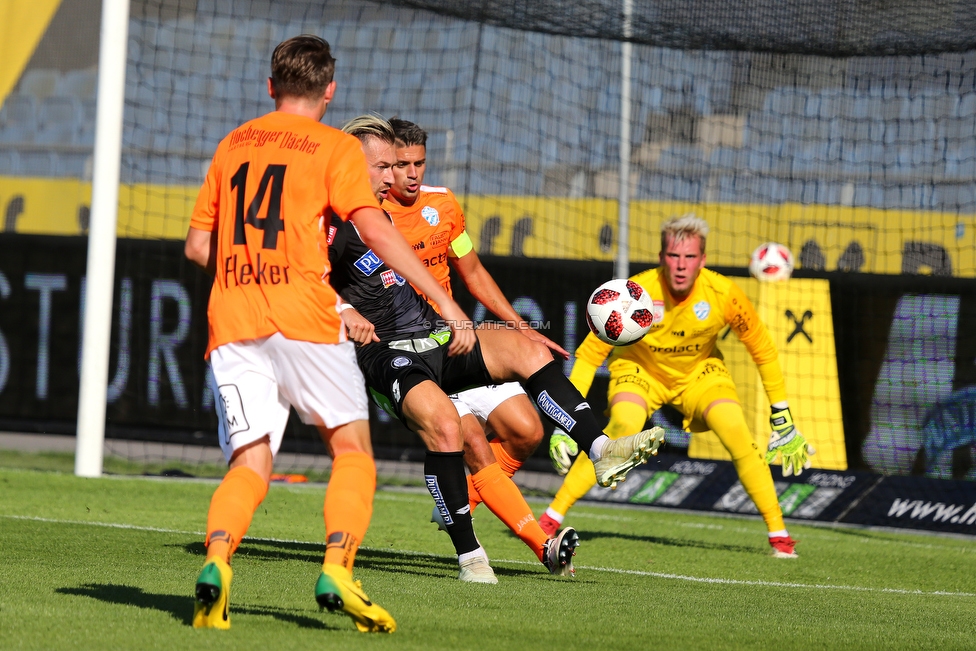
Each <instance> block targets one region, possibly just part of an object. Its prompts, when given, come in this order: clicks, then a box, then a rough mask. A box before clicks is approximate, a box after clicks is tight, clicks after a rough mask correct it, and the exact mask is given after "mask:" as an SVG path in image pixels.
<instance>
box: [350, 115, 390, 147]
mask: <svg viewBox="0 0 976 651" xmlns="http://www.w3.org/2000/svg"><path fill="white" fill-rule="evenodd" d="M342 131H344V132H346V133H348V134H349V135H351V136H356V137H357V138H359V142H361V143H363V144H364V145H365V144H366V141H367V140H369V139H370V138H376V139H378V140H381V141H382V142H385V143H386V144H388V145H393V144H396V133H394V131H393V127H392V126H391V125H390V122H389V120H387V119H386V118H384V117H383V116H382V115H379V114H377V113H367V114H365V115H360V116H358V117H354V118H353V119H351V120H349V121H348V122H346V123H345V124H344V125H342Z"/></svg>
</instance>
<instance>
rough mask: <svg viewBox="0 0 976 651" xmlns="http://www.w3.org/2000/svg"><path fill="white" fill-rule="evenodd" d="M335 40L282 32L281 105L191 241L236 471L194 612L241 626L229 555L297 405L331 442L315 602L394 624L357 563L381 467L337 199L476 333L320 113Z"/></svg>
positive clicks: (227, 166)
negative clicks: (337, 286) (332, 227)
mask: <svg viewBox="0 0 976 651" xmlns="http://www.w3.org/2000/svg"><path fill="white" fill-rule="evenodd" d="M334 66H335V59H333V58H332V55H331V52H330V48H329V44H328V43H326V42H325V41H323V40H322V39H320V38H318V37H315V36H298V37H295V38H292V39H289V40H287V41H284V42H283V43H281V44H279V45H278V47H277V48H275V51H274V54H273V55H272V59H271V77H270V78H269V80H268V94H269V95H270V96H271V98H272V99H273V100H274V102H275V111H273V112H271V113H268V114H267V115H265V116H263V117H260V118H257V119H255V120H251V121H249V122H247V123H245V124H243V125H242V126H240V127H238V128H237V129H234V130H233V131H232V132H231V133H230V134H229V135H228V136H227V137H225V138H224V139H223V140H222V141H221V142H220V144H219V145H218V147H217V151H216V153H215V154H214V157H213V161H212V163H211V166H210V169H209V171H208V172H207V177H206V179H205V181H204V183H203V187H202V189H201V190H200V194H199V196H198V198H197V202H196V206H195V207H194V210H193V214H192V217H191V221H190V229H189V232H188V234H187V239H186V255H187V257H188V258H189V259H190V260H191V261H193V262H194V263H196V264H197V265H198V266H200V267H201V268H203V269H205V270H206V271H207V272H208V273H210V274H212V275H213V276H214V283H213V287H212V289H211V293H210V305H209V309H208V316H209V324H210V340H209V344H208V347H207V355H208V357H209V358H210V380H211V386H212V388H213V391H214V395H215V397H216V398H217V400H216V404H217V410H218V420H219V423H218V427H219V439H220V446H221V448H222V449H223V451H224V455H225V457H226V458H227V460H228V464H229V468H230V469H229V471H228V473H227V474H226V476H225V477H224V479H223V481H222V482H221V484H220V486H219V487H218V488H217V490H216V491H215V492H214V495H213V498H212V500H211V503H210V509H209V513H208V517H207V537H206V544H207V559H206V562H205V565H204V568H203V570H202V572H201V573H200V576H199V578H198V579H197V583H196V589H195V592H196V604H195V611H194V615H193V626H194V627H197V628H224V629H226V628H229V627H230V616H229V598H230V584H231V579H232V576H233V573H232V571H231V568H230V561H231V557H232V555H233V553H234V551H235V550H236V548H237V546H238V545H239V544H240V542H241V539H242V538H243V536H244V535H245V533H246V532H247V529H248V527H249V526H250V523H251V518H252V516H253V514H254V512H255V510H256V509H257V507H258V505H259V504H260V503H261V502H262V500H263V499H264V497H265V495H266V494H267V490H268V482H269V479H270V475H271V470H272V466H273V463H274V457H275V454H276V453H277V451H278V449H279V446H280V444H281V439H282V435H283V433H284V429H285V424H286V422H287V420H288V413H289V410H290V408H291V407H294V408H295V409H296V411H297V412H298V413H299V415H300V416H301V418H302V420H303V421H304V422H306V423H309V424H313V425H315V426H316V427H317V428H318V429H319V432H320V433H321V436H322V439H323V441H324V442H325V444H326V447H327V448H328V450H329V452H330V453H331V455H332V457H333V466H332V477H331V480H330V482H329V487H328V489H327V491H326V496H325V506H324V518H325V530H326V551H325V560H324V563H323V566H322V572H321V573H320V575H319V579H318V582H317V584H316V586H315V596H316V600H317V601H318V603H319V604H320V605H321V606H322V607H324V608H327V609H329V610H331V611H338V610H341V611H343V612H345V613H346V614H347V615H349V616H350V617H351V618H352V619H353V621H354V622H355V624H356V627H357V628H358V629H359V630H360V631H363V632H366V631H376V632H393V631H394V630H395V628H396V622H395V621H394V620H393V618H392V617H391V616H390V614H389V613H387V612H386V610H384V609H383V608H381V607H380V606H378V605H377V604H374V603H372V602H371V601H370V600H369V599H368V598H367V597H366V595H365V593H364V592H363V591H362V588H361V587H360V585H359V582H358V581H353V579H352V567H353V562H354V560H355V556H356V551H357V549H358V547H359V544H360V542H361V541H362V539H363V536H364V535H365V533H366V529H367V527H368V525H369V520H370V517H371V514H372V505H373V494H374V492H375V488H376V467H375V464H374V461H373V457H372V448H371V445H370V439H369V425H368V410H367V401H366V393H365V384H364V380H363V376H362V373H361V372H360V370H359V368H358V366H357V364H356V356H355V351H354V347H353V344H352V343H351V342H349V341H347V339H346V334H345V330H344V329H343V328H342V327H341V322H340V317H339V314H338V311H337V305H338V299H337V296H336V294H335V291H334V290H333V289H332V287H331V285H330V284H329V273H330V269H329V260H328V251H327V248H328V245H327V242H326V237H327V236H326V230H325V225H326V222H325V215H327V214H335V215H338V216H339V217H340V218H341V219H350V220H353V221H354V222H355V223H356V226H357V228H358V230H359V232H360V233H361V235H362V237H363V239H364V240H366V241H368V242H369V243H370V246H372V247H373V248H374V249H375V250H376V251H377V252H378V253H380V254H382V255H383V257H384V259H385V260H387V261H388V262H389V263H390V264H391V265H392V266H393V267H395V268H396V269H397V270H398V271H399V272H400V273H401V274H402V275H403V276H405V277H406V278H408V279H409V280H410V281H411V282H413V283H415V284H417V286H421V287H424V291H426V292H433V293H435V294H436V295H437V296H438V297H439V298H438V299H437V300H438V301H439V302H440V301H446V302H445V303H443V304H442V309H444V312H445V313H451V314H453V315H454V316H452V317H451V318H452V319H457V321H456V322H453V323H455V324H460V327H458V328H457V329H456V331H455V333H454V334H455V337H454V341H453V342H452V343H453V344H454V352H455V353H467V352H469V351H470V350H471V349H472V348H473V347H474V344H475V335H474V332H473V330H470V329H465V328H464V327H463V326H464V323H465V321H466V319H467V317H466V316H465V315H464V313H463V312H462V311H461V309H460V308H459V307H458V306H457V304H456V303H454V301H453V300H451V298H450V297H449V296H448V295H447V293H446V292H445V291H444V290H443V288H441V286H440V284H439V283H438V282H437V281H436V280H435V279H434V278H433V277H431V276H430V274H429V273H427V272H426V271H425V270H424V268H423V266H422V265H421V264H420V263H419V261H418V260H417V258H416V256H414V255H413V252H412V251H411V250H410V249H409V248H408V247H407V245H406V243H405V241H404V240H403V237H402V236H401V235H400V234H399V232H397V231H396V229H395V228H393V227H392V225H391V224H390V222H389V220H388V218H387V217H386V215H385V214H384V213H383V212H382V210H380V207H379V204H378V202H377V200H376V196H375V195H374V194H373V192H372V191H371V187H370V182H369V179H368V177H367V174H366V164H365V160H364V156H363V152H362V149H361V148H360V145H359V141H358V140H356V139H355V138H353V137H351V136H348V135H346V134H343V133H342V132H340V131H338V130H336V129H332V128H330V127H327V126H325V125H323V124H322V123H321V122H320V120H321V119H322V116H323V115H324V114H325V111H326V108H327V106H328V104H329V102H330V101H331V100H332V97H333V94H334V92H335V82H334V81H332V76H333V71H334Z"/></svg>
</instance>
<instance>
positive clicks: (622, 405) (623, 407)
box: [539, 400, 660, 536]
mask: <svg viewBox="0 0 976 651" xmlns="http://www.w3.org/2000/svg"><path fill="white" fill-rule="evenodd" d="M646 420H647V407H646V406H645V405H644V404H643V403H641V404H638V403H636V402H632V401H630V400H619V401H617V402H613V403H612V404H611V405H610V422H609V423H607V426H606V428H604V430H603V432H604V434H606V435H607V436H608V437H610V438H611V439H618V438H620V437H622V436H626V435H627V434H628V433H629V432H636V431H638V430H640V429H642V428H643V427H644V423H645V421H646ZM658 445H660V442H659V441H658ZM655 453H656V450H653V451H652V452H651V454H655ZM594 484H596V474H595V471H594V470H593V462H591V461H590V460H589V459H588V458H587V457H586V455H582V454H581V455H579V456H578V457H576V461H575V462H574V463H573V465H572V466H571V467H570V469H569V474H567V475H566V478H565V479H564V480H563V485H562V486H560V487H559V490H558V491H557V492H556V496H555V497H554V498H553V500H552V502H551V503H550V504H549V507H548V508H547V509H546V511H545V513H543V514H542V515H541V516H540V517H539V526H541V527H542V529H543V531H545V532H546V533H548V534H549V535H550V536H554V535H556V531H558V530H559V527H560V526H561V525H562V523H563V519H564V518H565V517H566V514H567V513H568V512H569V509H570V508H572V506H573V505H574V504H576V502H577V501H578V500H580V499H582V498H583V496H584V495H586V494H587V493H588V492H589V491H590V489H591V488H593V486H594Z"/></svg>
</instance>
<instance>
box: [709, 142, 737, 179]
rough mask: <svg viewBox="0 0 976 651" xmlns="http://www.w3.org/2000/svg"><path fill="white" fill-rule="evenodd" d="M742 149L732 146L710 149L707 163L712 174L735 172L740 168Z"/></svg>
mask: <svg viewBox="0 0 976 651" xmlns="http://www.w3.org/2000/svg"><path fill="white" fill-rule="evenodd" d="M742 152H743V150H741V149H738V148H733V147H719V148H717V149H714V150H712V153H711V155H710V156H709V159H708V165H709V167H710V168H711V171H712V173H714V174H728V173H735V172H737V171H739V170H740V169H741V168H742Z"/></svg>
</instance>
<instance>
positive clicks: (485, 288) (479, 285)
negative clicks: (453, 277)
mask: <svg viewBox="0 0 976 651" xmlns="http://www.w3.org/2000/svg"><path fill="white" fill-rule="evenodd" d="M451 262H452V264H453V266H454V269H455V270H457V272H458V275H459V276H461V280H463V281H464V284H465V285H466V286H467V288H468V291H470V292H471V295H472V296H474V297H475V298H476V299H477V300H479V301H481V304H482V305H484V306H485V308H487V310H488V311H489V312H491V313H492V314H494V315H495V316H497V317H498V318H500V319H502V320H504V321H507V322H509V323H516V324H518V331H519V332H521V333H522V334H523V335H525V336H526V337H528V338H529V339H531V340H532V341H538V342H539V343H541V344H544V345H545V346H546V347H548V348H549V350H552V351H554V352H556V353H558V354H559V355H560V356H562V358H563V359H569V352H567V351H566V350H565V349H563V347H562V346H560V345H559V344H557V343H556V342H554V341H552V340H551V339H549V338H548V337H546V336H545V335H543V334H542V333H540V332H538V331H536V330H535V329H534V328H531V327H529V324H528V323H527V322H526V321H525V320H524V319H523V318H522V316H521V315H520V314H519V313H518V312H516V311H515V308H514V307H512V304H511V303H509V302H508V299H507V298H505V295H504V294H503V293H502V290H501V289H500V288H499V287H498V283H496V282H495V279H494V278H492V276H491V274H490V273H489V272H488V270H487V269H485V266H484V265H483V264H481V258H479V257H478V254H477V253H476V252H475V251H470V252H468V253H466V254H465V255H463V256H461V257H460V258H452V259H451Z"/></svg>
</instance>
